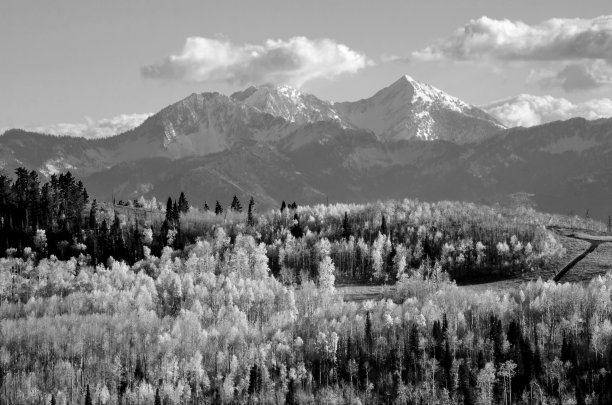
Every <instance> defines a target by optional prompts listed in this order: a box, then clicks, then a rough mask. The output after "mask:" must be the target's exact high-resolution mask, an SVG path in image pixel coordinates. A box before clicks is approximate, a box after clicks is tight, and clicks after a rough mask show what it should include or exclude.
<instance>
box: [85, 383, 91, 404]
mask: <svg viewBox="0 0 612 405" xmlns="http://www.w3.org/2000/svg"><path fill="white" fill-rule="evenodd" d="M85 405H93V402H92V401H91V392H90V391H89V384H87V394H85Z"/></svg>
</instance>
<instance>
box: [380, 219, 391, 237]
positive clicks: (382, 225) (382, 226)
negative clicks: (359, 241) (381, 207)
mask: <svg viewBox="0 0 612 405" xmlns="http://www.w3.org/2000/svg"><path fill="white" fill-rule="evenodd" d="M388 232H389V230H388V229H387V218H386V217H385V216H384V215H383V216H382V221H381V223H380V233H381V234H383V235H385V236H386V235H387V233H388Z"/></svg>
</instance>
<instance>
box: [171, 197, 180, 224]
mask: <svg viewBox="0 0 612 405" xmlns="http://www.w3.org/2000/svg"><path fill="white" fill-rule="evenodd" d="M180 217H181V211H180V210H179V206H178V203H177V202H176V200H175V201H174V204H172V219H173V220H174V222H175V223H177V224H178V221H179V219H180Z"/></svg>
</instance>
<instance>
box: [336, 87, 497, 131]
mask: <svg viewBox="0 0 612 405" xmlns="http://www.w3.org/2000/svg"><path fill="white" fill-rule="evenodd" d="M334 108H336V110H337V111H338V113H339V114H340V116H342V117H343V118H344V119H345V120H347V121H348V122H350V123H351V124H352V125H354V126H356V127H359V128H365V129H369V130H371V131H373V132H374V133H375V134H376V135H378V137H379V138H380V139H382V140H386V141H398V140H410V139H418V140H436V139H443V140H448V141H453V142H456V143H465V142H471V141H475V140H479V139H482V138H483V137H486V136H488V135H490V134H492V133H493V132H495V131H496V130H498V129H501V128H503V126H501V125H500V124H499V123H498V122H497V121H496V120H495V119H494V118H493V117H491V116H490V115H488V114H487V113H485V112H484V111H482V110H479V109H478V108H476V107H474V106H471V105H469V104H467V103H465V102H463V101H461V100H460V99H458V98H456V97H453V96H451V95H449V94H447V93H445V92H443V91H442V90H440V89H438V88H436V87H434V86H431V85H429V84H426V83H423V82H419V81H418V80H415V79H413V78H412V77H410V76H408V75H405V76H402V77H400V78H399V79H398V80H396V81H395V82H394V83H393V84H391V85H390V86H388V87H386V88H384V89H382V90H380V91H378V92H377V93H376V94H374V95H373V96H372V97H370V98H368V99H363V100H359V101H356V102H346V103H336V104H334Z"/></svg>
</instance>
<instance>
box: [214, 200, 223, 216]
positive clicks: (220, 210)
mask: <svg viewBox="0 0 612 405" xmlns="http://www.w3.org/2000/svg"><path fill="white" fill-rule="evenodd" d="M221 214H223V207H221V204H219V201H217V203H216V204H215V215H221Z"/></svg>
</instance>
